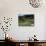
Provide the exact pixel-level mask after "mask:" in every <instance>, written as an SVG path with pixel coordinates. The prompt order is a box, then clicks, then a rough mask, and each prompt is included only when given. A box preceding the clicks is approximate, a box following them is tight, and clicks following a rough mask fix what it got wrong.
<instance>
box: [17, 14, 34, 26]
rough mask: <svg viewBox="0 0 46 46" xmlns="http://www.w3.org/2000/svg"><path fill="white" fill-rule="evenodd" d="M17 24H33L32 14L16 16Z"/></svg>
mask: <svg viewBox="0 0 46 46" xmlns="http://www.w3.org/2000/svg"><path fill="white" fill-rule="evenodd" d="M18 25H19V26H34V14H25V15H19V16H18Z"/></svg>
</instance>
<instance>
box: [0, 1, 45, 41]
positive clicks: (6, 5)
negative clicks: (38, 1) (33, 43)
mask: <svg viewBox="0 0 46 46" xmlns="http://www.w3.org/2000/svg"><path fill="white" fill-rule="evenodd" d="M45 12H46V6H45V5H44V4H43V7H40V8H33V7H31V6H30V4H29V1H28V0H16V1H15V0H0V16H1V17H3V16H6V17H13V22H12V26H11V29H10V31H8V33H9V34H10V35H12V36H13V37H14V39H15V38H16V39H17V40H27V39H29V37H32V36H33V35H34V34H36V35H37V39H39V40H44V39H45V34H44V33H45V15H46V14H45ZM26 13H27V14H29V13H30V14H34V16H35V26H34V27H19V26H18V14H26ZM1 33H2V31H1ZM1 33H0V35H2V34H1ZM12 36H11V37H12ZM2 38H3V37H2V36H0V39H2ZM3 39H4V38H3Z"/></svg>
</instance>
